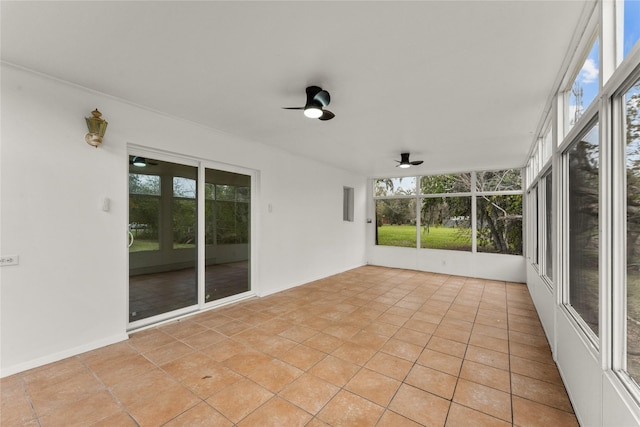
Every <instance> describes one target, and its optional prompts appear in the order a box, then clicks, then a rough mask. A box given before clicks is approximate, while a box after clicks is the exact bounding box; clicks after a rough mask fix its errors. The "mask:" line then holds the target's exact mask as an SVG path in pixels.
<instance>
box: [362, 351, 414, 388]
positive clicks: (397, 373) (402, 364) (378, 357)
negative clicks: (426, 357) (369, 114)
mask: <svg viewBox="0 0 640 427" xmlns="http://www.w3.org/2000/svg"><path fill="white" fill-rule="evenodd" d="M365 366H366V367H367V368H369V369H371V370H373V371H376V372H378V373H380V374H382V375H386V376H388V377H391V378H394V379H396V380H399V381H402V380H404V378H405V377H406V376H407V373H409V371H410V370H411V367H412V366H413V363H412V362H410V361H408V360H405V359H402V358H400V357H396V356H392V355H390V354H387V353H382V352H378V353H376V354H375V355H374V356H373V357H372V358H371V359H370V360H369V361H368V362H367V364H366V365H365Z"/></svg>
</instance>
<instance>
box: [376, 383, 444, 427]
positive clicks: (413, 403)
mask: <svg viewBox="0 0 640 427" xmlns="http://www.w3.org/2000/svg"><path fill="white" fill-rule="evenodd" d="M449 405H450V402H449V401H448V400H446V399H443V398H441V397H438V396H436V395H434V394H431V393H427V392H426V391H424V390H420V389H419V388H416V387H413V386H410V385H408V384H402V385H401V386H400V389H399V390H398V392H397V393H396V395H395V397H394V398H393V400H392V401H391V403H390V404H389V407H388V408H389V409H390V410H392V411H393V412H396V413H398V414H400V415H402V416H403V417H406V418H409V419H410V420H412V421H415V422H417V423H418V424H421V425H433V426H443V425H444V423H445V420H446V418H447V412H448V411H449Z"/></svg>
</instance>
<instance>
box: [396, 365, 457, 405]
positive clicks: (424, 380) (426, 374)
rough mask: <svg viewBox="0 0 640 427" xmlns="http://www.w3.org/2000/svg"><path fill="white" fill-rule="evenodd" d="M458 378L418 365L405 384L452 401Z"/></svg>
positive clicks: (412, 370)
mask: <svg viewBox="0 0 640 427" xmlns="http://www.w3.org/2000/svg"><path fill="white" fill-rule="evenodd" d="M457 381H458V377H456V376H453V375H449V374H446V373H444V372H441V371H437V370H435V369H431V368H427V367H426V366H422V365H418V364H416V365H415V366H414V367H413V368H412V369H411V371H410V372H409V375H407V378H405V380H404V382H405V383H406V384H409V385H412V386H414V387H417V388H419V389H421V390H424V391H428V392H429V393H433V394H435V395H436V396H440V397H443V398H445V399H447V400H451V398H452V397H453V391H454V390H455V388H456V382H457Z"/></svg>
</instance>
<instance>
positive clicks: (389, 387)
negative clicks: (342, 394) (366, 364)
mask: <svg viewBox="0 0 640 427" xmlns="http://www.w3.org/2000/svg"><path fill="white" fill-rule="evenodd" d="M400 384H402V383H401V382H400V381H398V380H394V379H393V378H389V377H387V376H385V375H382V374H379V373H377V372H375V371H372V370H369V369H366V368H365V369H362V370H360V371H359V372H358V373H357V374H356V375H355V376H354V377H353V378H351V380H350V381H349V382H348V383H347V384H346V385H345V386H344V388H345V389H346V390H349V391H350V392H352V393H354V394H356V395H358V396H360V397H364V398H365V399H367V400H370V401H372V402H373V403H377V404H378V405H380V406H383V407H386V406H387V405H388V404H389V402H390V401H391V398H392V397H393V396H394V394H395V393H396V391H397V390H398V388H399V387H400Z"/></svg>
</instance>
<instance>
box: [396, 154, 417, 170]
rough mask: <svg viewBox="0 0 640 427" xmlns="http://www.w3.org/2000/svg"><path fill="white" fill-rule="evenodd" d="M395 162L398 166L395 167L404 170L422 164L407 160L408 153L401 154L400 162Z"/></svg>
mask: <svg viewBox="0 0 640 427" xmlns="http://www.w3.org/2000/svg"><path fill="white" fill-rule="evenodd" d="M396 162H398V164H397V165H396V166H397V167H399V168H402V169H406V168H410V167H411V166H418V165H421V164H422V163H424V160H414V161H410V160H409V153H401V154H400V160H399V161H398V160H396Z"/></svg>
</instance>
